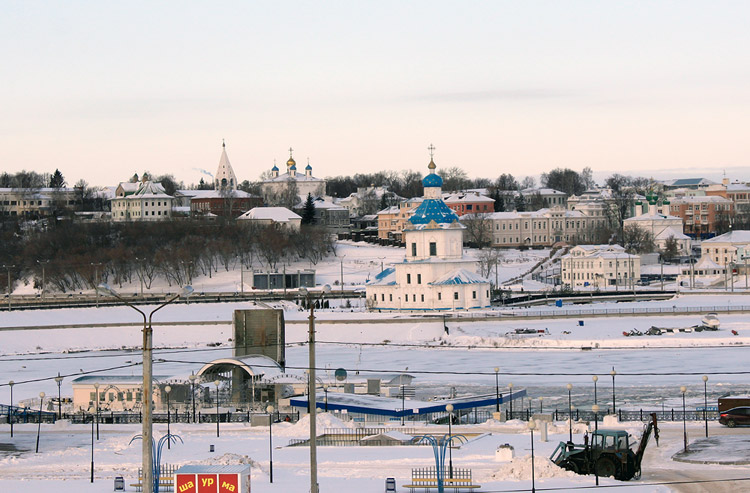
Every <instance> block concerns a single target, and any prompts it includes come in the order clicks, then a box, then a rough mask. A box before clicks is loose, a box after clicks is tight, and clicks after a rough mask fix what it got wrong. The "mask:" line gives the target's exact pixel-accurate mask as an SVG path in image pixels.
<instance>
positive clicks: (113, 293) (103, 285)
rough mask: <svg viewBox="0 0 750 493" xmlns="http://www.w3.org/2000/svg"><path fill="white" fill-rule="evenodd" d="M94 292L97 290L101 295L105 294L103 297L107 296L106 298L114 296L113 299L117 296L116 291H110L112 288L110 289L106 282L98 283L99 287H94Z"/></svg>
mask: <svg viewBox="0 0 750 493" xmlns="http://www.w3.org/2000/svg"><path fill="white" fill-rule="evenodd" d="M96 290H97V291H98V292H99V293H101V294H105V295H107V296H115V297H117V296H118V294H117V291H115V290H114V289H112V288H111V287H110V286H109V284H107V283H106V282H103V283H100V284H99V285H98V286H97V287H96Z"/></svg>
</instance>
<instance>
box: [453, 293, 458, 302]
mask: <svg viewBox="0 0 750 493" xmlns="http://www.w3.org/2000/svg"><path fill="white" fill-rule="evenodd" d="M453 299H454V300H457V299H458V291H454V292H453Z"/></svg>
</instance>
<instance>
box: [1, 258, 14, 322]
mask: <svg viewBox="0 0 750 493" xmlns="http://www.w3.org/2000/svg"><path fill="white" fill-rule="evenodd" d="M15 267H16V266H15V265H3V269H6V270H7V271H8V311H9V312H12V311H13V305H11V302H10V298H11V297H10V295H11V287H12V283H11V282H10V270H11V269H14V268H15Z"/></svg>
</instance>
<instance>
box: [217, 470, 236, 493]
mask: <svg viewBox="0 0 750 493" xmlns="http://www.w3.org/2000/svg"><path fill="white" fill-rule="evenodd" d="M219 493H240V475H239V474H219Z"/></svg>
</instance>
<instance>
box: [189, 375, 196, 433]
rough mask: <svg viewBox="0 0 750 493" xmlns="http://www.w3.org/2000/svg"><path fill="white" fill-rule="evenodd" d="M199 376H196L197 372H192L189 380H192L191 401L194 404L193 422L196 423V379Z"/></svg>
mask: <svg viewBox="0 0 750 493" xmlns="http://www.w3.org/2000/svg"><path fill="white" fill-rule="evenodd" d="M196 378H197V377H196V376H195V373H191V374H190V376H189V377H188V380H190V402H191V403H192V405H193V423H195V379H196Z"/></svg>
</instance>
